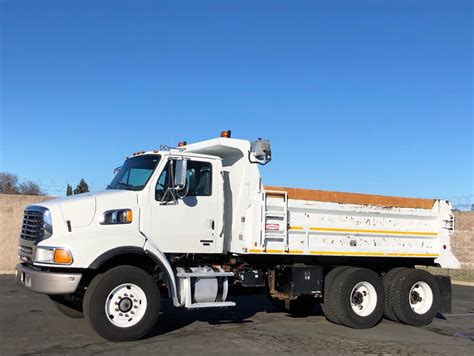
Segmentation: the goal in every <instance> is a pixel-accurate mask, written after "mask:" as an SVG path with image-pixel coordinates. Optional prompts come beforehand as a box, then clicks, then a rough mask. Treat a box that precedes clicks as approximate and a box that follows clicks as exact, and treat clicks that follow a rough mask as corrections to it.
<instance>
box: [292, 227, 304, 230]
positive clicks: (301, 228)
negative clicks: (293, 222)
mask: <svg viewBox="0 0 474 356" xmlns="http://www.w3.org/2000/svg"><path fill="white" fill-rule="evenodd" d="M289 229H290V230H303V226H290V228H289Z"/></svg>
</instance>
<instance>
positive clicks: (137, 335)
mask: <svg viewBox="0 0 474 356" xmlns="http://www.w3.org/2000/svg"><path fill="white" fill-rule="evenodd" d="M127 284H130V286H127ZM122 285H124V287H123V288H131V286H133V287H134V288H135V287H136V286H137V287H139V288H140V289H141V291H142V292H143V294H144V296H145V298H144V299H145V300H144V301H143V303H142V299H140V298H137V299H138V300H137V299H133V300H131V299H130V298H136V297H134V296H133V295H130V298H129V297H128V295H127V294H124V295H125V296H126V297H122V296H119V294H120V293H123V292H116V293H115V294H111V292H112V291H113V290H114V289H115V288H118V287H120V286H122ZM124 290H125V289H124ZM112 297H114V298H115V297H117V298H121V299H118V300H122V299H124V300H125V299H128V300H127V303H128V306H129V309H128V310H129V311H123V314H120V315H121V317H122V316H123V315H125V317H126V318H128V317H129V316H130V319H129V320H128V321H129V322H130V321H131V320H133V316H132V314H134V313H133V311H134V310H135V309H133V308H135V307H136V308H139V307H140V306H141V305H143V304H144V303H145V302H146V308H145V309H144V310H143V309H142V312H143V311H144V313H143V315H142V317H141V319H139V320H138V321H136V320H135V321H133V322H136V324H134V325H132V326H129V327H127V326H125V327H120V326H117V325H115V324H114V323H113V322H112V321H111V319H109V316H108V315H107V313H106V303H107V302H108V301H109V300H112ZM133 303H135V304H133ZM120 304H121V303H120ZM160 304H161V300H160V291H159V289H158V286H157V284H156V282H155V280H154V279H153V278H152V277H151V276H150V275H149V274H148V273H146V272H145V271H143V270H142V269H140V268H137V267H132V266H119V267H115V268H112V269H110V270H109V271H107V272H105V273H104V274H100V275H97V276H96V277H95V278H94V279H93V280H92V282H91V283H90V284H89V287H88V288H87V291H86V294H85V296H84V304H83V305H84V316H85V317H86V319H87V321H88V322H89V324H90V325H91V326H92V328H93V329H94V330H95V331H96V332H97V333H98V334H99V335H100V336H102V337H103V338H104V339H107V340H109V341H133V340H139V339H141V338H143V337H144V336H145V335H146V334H147V333H148V332H149V331H150V330H151V328H152V327H153V325H155V323H156V320H157V319H158V315H159V313H160ZM115 310H116V311H117V312H120V313H122V310H120V311H119V309H118V308H117V309H115ZM137 310H140V309H137ZM126 313H130V315H129V314H126ZM112 317H113V315H112V316H111V317H110V318H112ZM136 317H137V316H136ZM117 318H118V317H117ZM117 318H115V320H117Z"/></svg>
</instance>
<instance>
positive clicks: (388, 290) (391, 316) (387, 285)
mask: <svg viewBox="0 0 474 356" xmlns="http://www.w3.org/2000/svg"><path fill="white" fill-rule="evenodd" d="M406 270H407V268H405V267H396V268H393V269H391V270H390V271H388V272H387V273H386V274H385V276H384V277H383V287H384V291H385V302H384V310H383V313H384V316H385V318H387V319H388V320H392V321H399V320H398V318H397V316H396V315H395V313H394V312H393V308H392V303H391V300H390V296H391V295H392V289H393V285H394V283H395V281H397V279H398V276H399V274H400V272H402V271H406Z"/></svg>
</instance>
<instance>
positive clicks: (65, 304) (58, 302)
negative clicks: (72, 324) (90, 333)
mask: <svg viewBox="0 0 474 356" xmlns="http://www.w3.org/2000/svg"><path fill="white" fill-rule="evenodd" d="M50 299H51V300H52V301H53V302H54V305H55V306H56V308H57V309H58V310H59V311H60V312H61V313H62V314H64V315H66V316H67V317H69V318H73V319H80V318H83V317H84V314H83V312H82V304H80V303H79V302H77V303H75V302H73V301H70V300H68V299H66V298H65V297H64V296H62V295H51V296H50Z"/></svg>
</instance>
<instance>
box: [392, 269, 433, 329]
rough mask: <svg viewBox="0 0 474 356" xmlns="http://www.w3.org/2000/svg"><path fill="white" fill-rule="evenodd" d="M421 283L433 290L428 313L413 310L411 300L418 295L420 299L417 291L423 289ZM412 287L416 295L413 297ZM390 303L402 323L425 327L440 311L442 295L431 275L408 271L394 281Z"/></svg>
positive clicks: (413, 270) (419, 271) (421, 271)
mask: <svg viewBox="0 0 474 356" xmlns="http://www.w3.org/2000/svg"><path fill="white" fill-rule="evenodd" d="M421 283H424V284H425V285H426V286H427V287H429V289H430V290H431V293H432V303H431V306H430V307H429V309H428V310H427V311H426V312H423V313H417V312H415V311H414V310H413V309H412V307H411V305H410V299H411V298H413V297H414V298H416V297H417V295H418V297H420V295H419V293H418V292H417V289H418V288H421V289H422V285H421ZM417 284H418V285H417ZM412 287H414V293H413V294H412V295H411V293H410V291H411V289H412ZM425 300H428V299H425ZM422 301H423V300H420V301H419V302H422ZM390 302H391V305H392V308H393V311H394V313H395V315H396V316H397V318H398V320H400V321H401V322H402V323H404V324H408V325H414V326H423V325H428V324H430V323H431V322H432V321H433V319H434V317H435V316H436V313H437V312H438V311H439V310H440V306H441V293H440V291H439V286H438V283H437V282H436V279H435V278H434V277H433V276H432V275H431V274H430V273H428V272H427V271H423V270H419V269H407V270H405V271H403V272H401V273H400V274H399V275H398V277H397V279H396V280H395V281H394V284H393V287H392V291H391V295H390Z"/></svg>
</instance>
